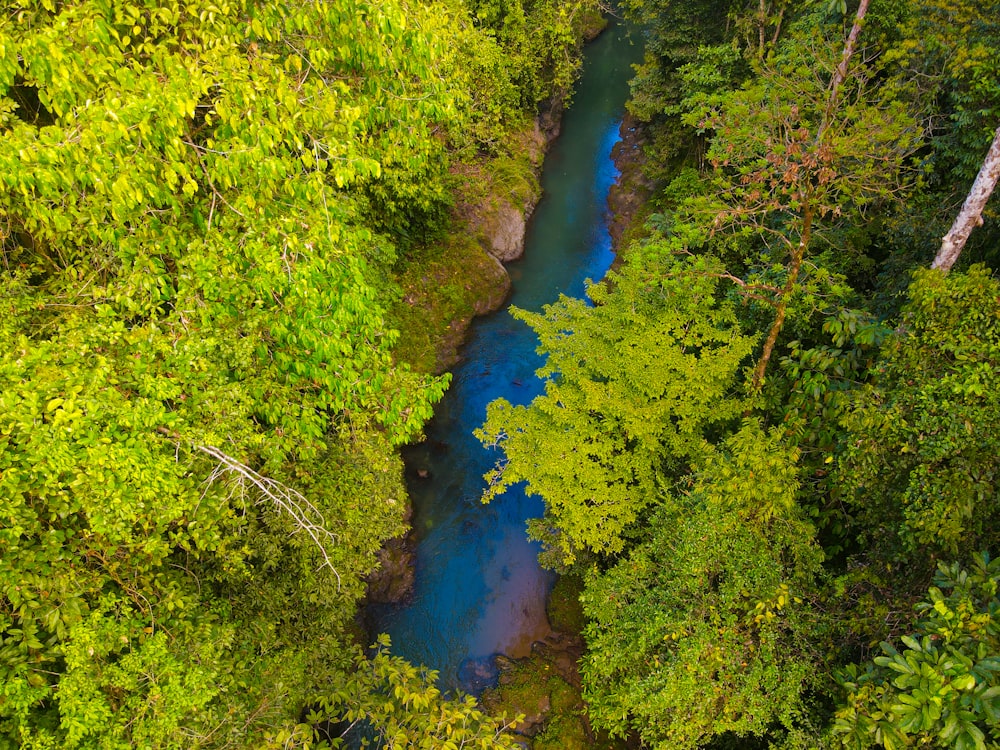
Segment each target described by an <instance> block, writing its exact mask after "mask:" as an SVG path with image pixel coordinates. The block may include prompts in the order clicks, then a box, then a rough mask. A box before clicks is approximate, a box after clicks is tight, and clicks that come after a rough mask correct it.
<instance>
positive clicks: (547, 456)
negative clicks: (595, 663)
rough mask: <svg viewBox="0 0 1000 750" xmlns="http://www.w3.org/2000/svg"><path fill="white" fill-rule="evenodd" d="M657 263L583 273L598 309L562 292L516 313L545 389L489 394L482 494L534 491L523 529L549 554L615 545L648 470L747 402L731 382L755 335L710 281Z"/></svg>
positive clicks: (699, 447) (650, 477)
mask: <svg viewBox="0 0 1000 750" xmlns="http://www.w3.org/2000/svg"><path fill="white" fill-rule="evenodd" d="M667 262H668V261H667V260H662V261H660V262H659V263H653V264H652V265H651V266H650V267H644V266H642V265H640V264H630V265H629V266H626V268H625V269H624V270H623V271H622V272H621V273H620V274H614V275H613V276H612V279H611V287H607V286H603V285H592V286H591V288H590V295H591V298H592V299H593V300H594V302H595V304H596V305H597V306H596V307H590V306H589V305H587V304H586V303H585V302H584V301H582V300H573V299H569V298H565V297H564V298H562V299H560V301H559V302H557V303H556V304H554V305H551V306H549V307H547V308H546V311H545V313H544V314H537V313H529V312H525V311H516V312H515V315H516V316H517V317H519V318H520V319H522V320H525V321H526V322H528V323H529V324H530V325H531V326H532V327H533V328H534V329H535V330H536V331H537V332H538V334H539V337H540V339H541V346H540V349H539V351H541V352H542V353H545V354H547V355H548V360H547V362H546V365H545V367H544V368H543V369H542V370H541V371H540V372H541V375H542V376H543V377H545V378H546V387H545V394H544V395H542V396H539V397H537V398H536V399H535V400H534V401H533V402H532V403H531V405H530V406H512V405H511V404H509V403H507V402H506V401H503V400H498V401H495V402H494V403H492V404H490V406H489V408H488V412H487V421H486V424H485V425H484V426H483V428H482V429H481V430H479V431H478V432H477V434H478V436H479V437H480V439H481V440H483V442H484V443H487V444H492V445H496V446H498V447H500V448H501V449H502V450H503V452H504V455H505V458H504V460H503V461H502V462H500V464H499V467H498V468H497V470H496V471H494V472H493V473H492V474H491V475H490V476H489V479H490V485H491V486H490V489H489V490H488V492H487V493H486V495H485V499H487V500H488V499H490V498H491V497H494V496H495V495H497V494H499V493H500V492H502V491H503V490H504V489H505V488H506V487H508V486H509V485H511V484H514V483H516V482H519V481H524V480H526V481H527V483H528V484H527V491H528V492H529V493H534V494H539V495H541V496H542V497H543V498H544V499H545V503H546V517H545V519H543V521H542V522H541V523H536V524H533V528H532V534H533V535H534V536H535V537H538V538H546V539H547V540H548V541H549V542H550V543H551V545H552V546H553V548H554V550H556V552H557V555H558V557H557V560H559V558H561V560H559V562H561V563H564V564H566V563H572V562H573V561H574V560H575V558H576V556H577V554H578V553H580V552H583V551H586V550H590V551H594V552H599V553H607V552H610V553H616V552H620V551H621V550H622V549H623V546H624V544H625V540H626V538H627V535H628V533H629V528H630V527H631V526H632V525H633V524H635V523H636V521H638V520H639V518H640V517H641V516H640V514H641V513H642V511H643V509H644V508H646V507H648V506H649V505H650V504H651V503H653V502H654V500H655V498H656V485H657V478H658V477H659V476H661V475H662V473H663V472H664V471H670V470H673V471H683V470H684V469H685V468H686V465H687V462H689V461H692V460H694V459H695V458H697V457H698V456H701V455H702V454H703V453H704V451H705V450H707V449H708V446H707V443H706V442H705V436H706V434H707V433H710V432H713V431H718V430H722V429H724V428H725V427H726V425H728V424H730V423H732V422H733V421H734V420H735V419H737V418H738V417H739V415H740V413H741V412H742V411H743V410H744V409H745V407H746V404H745V401H744V400H743V399H742V398H740V396H739V395H738V392H737V390H736V385H737V382H738V374H739V371H740V367H741V365H742V363H743V362H744V361H745V359H746V358H747V356H748V355H749V353H750V351H751V348H752V346H753V339H752V338H750V337H748V336H746V335H745V334H743V333H742V332H741V331H740V329H739V326H738V325H737V323H736V316H735V312H734V309H733V305H732V303H731V302H728V301H723V300H719V299H718V297H717V294H718V286H719V280H718V279H716V278H712V277H711V276H708V275H695V274H691V273H688V272H686V270H687V269H686V268H685V266H686V265H687V264H686V263H684V262H682V263H678V268H677V269H676V273H672V274H670V275H667V274H665V273H664V271H665V270H666V266H664V263H667ZM694 263H696V264H697V263H700V261H694ZM553 532H554V533H555V534H556V536H555V538H552V537H550V534H551V533H553Z"/></svg>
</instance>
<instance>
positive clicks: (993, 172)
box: [931, 128, 1000, 273]
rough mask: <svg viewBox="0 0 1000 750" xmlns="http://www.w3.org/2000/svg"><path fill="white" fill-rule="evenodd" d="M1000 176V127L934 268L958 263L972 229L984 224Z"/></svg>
mask: <svg viewBox="0 0 1000 750" xmlns="http://www.w3.org/2000/svg"><path fill="white" fill-rule="evenodd" d="M998 179H1000V128H997V132H996V133H995V134H994V136H993V145H992V146H990V150H989V152H988V153H987V154H986V158H985V159H983V166H982V167H980V169H979V174H978V175H977V176H976V181H975V182H974V183H972V189H971V190H970V191H969V196H968V197H967V198H966V199H965V203H963V204H962V210H961V211H959V212H958V216H957V217H955V223H954V224H952V225H951V230H950V231H949V232H948V234H946V235H945V236H944V239H943V240H942V242H941V249H940V250H938V254H937V256H936V257H935V258H934V262H933V263H931V268H940V269H941V270H942V271H944V272H945V273H947V272H948V271H949V270H950V269H951V267H952V266H953V265H955V261H956V260H958V256H959V255H960V254H961V252H962V248H963V247H965V241H966V240H967V239H969V235H970V234H971V233H972V230H973V229H975V228H976V227H978V226H979V225H980V224H982V223H983V208H984V207H985V206H986V201H988V200H989V199H990V194H991V193H992V192H993V188H995V187H996V184H997V180H998Z"/></svg>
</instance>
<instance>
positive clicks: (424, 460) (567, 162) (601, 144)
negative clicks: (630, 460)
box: [368, 23, 641, 694]
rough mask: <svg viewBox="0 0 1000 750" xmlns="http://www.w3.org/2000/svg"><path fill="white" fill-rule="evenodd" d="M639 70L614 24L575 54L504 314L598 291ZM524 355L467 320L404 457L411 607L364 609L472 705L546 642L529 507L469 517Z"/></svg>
mask: <svg viewBox="0 0 1000 750" xmlns="http://www.w3.org/2000/svg"><path fill="white" fill-rule="evenodd" d="M640 58H641V49H640V45H639V43H638V42H637V41H633V40H631V39H630V38H629V37H628V34H627V33H626V31H625V29H624V27H623V25H621V24H617V23H615V24H612V25H611V26H610V27H609V28H608V29H607V30H606V31H605V32H604V33H603V34H602V35H601V36H599V37H598V38H597V39H596V40H595V41H593V42H591V43H590V44H589V45H588V46H587V48H586V50H585V53H584V66H583V71H582V74H581V78H580V80H579V82H578V85H577V88H576V93H575V95H574V98H573V103H572V106H571V107H570V108H569V110H568V111H567V113H566V115H565V116H564V119H563V127H562V133H561V134H560V136H559V138H558V139H556V141H555V143H554V144H553V145H552V148H551V149H550V151H549V153H548V155H547V156H546V160H545V165H544V168H543V172H542V188H543V191H544V192H543V197H542V200H541V201H540V203H539V205H538V207H537V208H536V210H535V214H534V216H533V218H532V221H531V223H530V224H529V228H528V236H527V238H526V250H525V255H524V258H523V259H522V260H520V261H517V262H515V263H512V264H510V265H509V266H508V271H509V273H510V276H511V279H512V281H513V293H512V295H513V296H512V299H511V304H513V305H516V306H518V307H521V308H525V309H528V310H541V308H542V306H543V305H545V304H546V303H549V302H553V301H555V300H556V299H557V297H558V296H559V294H566V295H570V296H577V297H580V296H583V295H584V293H585V281H586V279H588V278H589V279H600V278H602V277H603V276H604V274H605V273H606V272H607V270H608V268H609V267H610V265H611V262H612V260H613V254H612V252H611V238H610V235H609V234H608V227H607V196H608V190H609V188H610V187H611V185H612V183H613V182H614V180H615V179H616V177H617V174H618V173H617V170H616V169H615V167H614V165H613V163H612V161H611V148H612V146H614V144H615V143H616V142H617V141H618V139H619V134H618V130H619V125H620V123H621V118H622V114H623V110H624V103H625V98H626V95H627V93H628V80H629V78H630V77H631V72H632V71H631V64H632V63H634V62H638V60H639V59H640ZM537 344H538V342H537V339H536V337H535V335H534V332H533V331H531V329H529V328H528V327H527V326H526V325H525V324H523V323H520V322H517V321H515V320H514V319H513V318H512V317H511V316H510V314H509V313H507V312H506V311H501V312H498V313H495V314H493V315H490V316H486V317H483V318H479V319H477V320H476V321H475V322H474V323H473V325H472V328H471V330H470V333H469V338H468V341H467V343H466V345H465V347H464V349H463V352H462V353H463V361H462V362H461V364H460V365H459V366H458V367H457V368H456V369H455V370H454V375H453V381H452V386H451V388H450V389H449V391H448V393H447V394H446V395H445V397H444V399H443V400H442V401H441V403H440V404H439V405H438V407H437V409H436V410H435V416H434V419H433V420H432V421H431V422H430V424H429V425H428V427H427V430H426V433H427V440H426V441H425V442H424V443H421V444H420V445H418V446H415V447H413V448H411V449H409V450H408V452H407V456H406V458H407V464H408V466H410V467H411V469H412V472H411V473H412V479H411V481H410V482H409V489H410V494H411V497H412V499H413V504H414V515H413V521H412V523H413V528H414V534H415V537H416V541H417V554H416V566H417V568H416V581H415V588H414V595H413V597H412V601H410V602H408V603H407V604H406V605H404V606H373V607H371V608H370V609H369V611H368V617H369V625H370V626H371V628H372V630H373V631H375V632H385V633H388V634H389V635H390V636H391V638H392V644H393V652H394V653H396V654H398V655H400V656H404V657H406V658H407V659H409V660H410V661H411V662H413V663H417V664H424V665H426V666H428V667H430V668H432V669H435V670H438V672H439V674H440V686H441V687H442V688H443V689H446V690H447V689H461V690H464V691H465V692H471V693H475V694H478V693H479V692H480V691H481V690H482V689H483V688H485V687H487V686H488V685H489V684H491V683H492V682H493V681H494V679H495V671H494V668H493V664H492V662H493V659H492V657H493V656H494V655H495V654H497V653H503V654H506V655H508V656H511V657H520V656H524V655H526V654H527V653H528V651H529V650H530V647H531V644H532V643H533V642H534V641H536V640H539V639H541V638H543V637H544V636H546V635H547V634H548V633H549V632H550V628H549V624H548V620H547V618H546V615H545V599H546V596H547V594H548V591H549V589H550V588H551V585H552V583H553V580H554V579H553V576H552V574H550V573H548V572H546V571H543V570H542V569H541V568H540V567H539V565H538V562H537V555H538V552H539V548H538V546H537V545H535V544H532V543H529V542H528V541H527V538H526V534H525V523H526V521H527V519H529V518H532V517H537V516H539V515H541V513H542V510H543V507H542V502H541V500H540V499H538V498H537V497H530V498H529V497H526V496H525V494H524V492H523V491H522V490H521V488H520V487H517V488H513V489H511V490H510V491H508V492H506V493H505V494H504V495H503V496H501V497H500V498H497V499H496V500H494V501H493V502H492V503H490V504H489V505H487V506H484V505H482V503H481V502H480V500H479V498H480V495H481V494H482V491H483V488H484V481H483V475H484V474H485V473H486V472H487V471H489V470H490V468H492V466H493V464H494V463H495V462H496V460H497V458H498V454H497V453H496V452H495V451H489V450H487V449H485V448H483V446H482V445H481V444H480V443H479V441H478V440H477V439H476V438H475V437H474V436H473V434H472V431H473V430H474V429H475V428H477V427H479V426H480V425H481V424H482V422H483V420H484V418H485V415H486V405H487V404H488V403H489V402H490V401H493V400H494V399H496V398H501V397H502V398H506V399H507V400H509V401H511V402H512V403H515V404H519V403H527V402H529V401H530V400H531V399H532V397H534V396H535V395H537V394H538V393H540V392H541V390H542V384H541V382H540V381H539V380H538V378H537V377H536V376H535V370H537V369H538V368H539V367H540V366H541V365H542V360H541V358H540V357H539V356H538V354H537V353H536V352H535V348H536V346H537ZM417 469H419V470H420V473H421V474H424V473H426V477H424V478H420V477H419V476H417V474H416V470H417Z"/></svg>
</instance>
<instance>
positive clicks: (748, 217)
mask: <svg viewBox="0 0 1000 750" xmlns="http://www.w3.org/2000/svg"><path fill="white" fill-rule="evenodd" d="M867 8H868V2H867V0H862V2H861V3H860V5H859V7H858V11H857V14H856V16H855V20H854V24H853V26H852V27H851V30H850V32H849V34H848V36H847V39H846V41H845V42H844V45H843V49H842V51H841V52H840V55H839V57H840V60H839V62H834V60H835V58H834V57H833V54H832V53H833V51H834V49H835V48H834V46H833V45H832V44H831V43H830V42H829V41H827V40H825V39H824V38H823V36H822V30H821V29H819V28H814V29H812V30H811V31H810V32H809V33H808V34H804V36H803V37H801V38H795V39H791V40H789V42H788V43H787V44H786V45H785V46H784V47H783V48H782V50H781V52H780V53H779V54H777V55H776V56H775V57H774V59H773V60H771V61H768V62H767V63H765V64H763V66H762V67H761V69H760V72H759V74H758V75H757V77H755V78H754V79H752V80H751V81H750V82H748V83H747V84H746V85H745V86H744V87H742V88H741V89H740V90H738V91H735V92H733V93H732V95H730V96H728V97H716V98H715V99H714V100H709V103H708V104H707V106H706V107H703V108H702V109H701V110H700V111H694V112H692V113H691V114H689V115H688V116H687V117H686V120H687V121H688V122H689V123H690V124H692V125H697V126H698V127H700V128H704V129H709V130H711V131H713V134H712V143H711V146H710V148H709V152H708V157H709V160H710V161H711V163H712V165H713V167H714V168H715V171H714V172H713V175H712V181H713V188H714V189H713V190H712V191H710V192H709V193H708V194H707V195H706V196H702V197H700V198H698V199H697V200H695V201H691V202H690V204H689V206H688V210H689V211H691V212H692V214H693V220H694V221H695V222H698V223H701V224H702V225H704V224H706V223H707V224H708V225H709V227H710V231H711V232H712V233H713V234H716V233H736V234H750V235H752V236H753V237H755V238H756V239H757V241H758V242H759V243H760V244H761V245H762V247H761V249H760V256H761V257H760V260H759V261H757V262H754V261H752V260H751V262H750V263H749V265H750V268H751V270H752V273H751V274H750V276H749V278H748V279H745V280H737V283H738V285H739V287H740V288H741V290H742V291H743V292H744V293H745V294H752V295H753V296H754V297H755V298H758V299H759V298H763V299H765V300H767V301H768V302H769V303H770V304H771V305H772V306H773V308H774V315H773V319H772V323H771V325H770V327H769V331H768V334H767V336H766V338H765V340H764V344H763V349H762V352H761V355H760V358H759V359H758V361H757V367H756V368H755V370H754V374H753V382H752V385H753V387H754V389H759V388H760V387H761V386H762V384H763V382H764V376H765V373H766V369H767V365H768V363H769V361H770V358H771V355H772V353H773V352H774V349H775V346H776V344H777V341H778V336H779V335H780V334H781V331H782V328H783V326H784V323H785V318H786V315H787V313H788V310H789V305H790V304H791V303H792V300H793V298H794V297H795V296H796V295H797V294H799V293H801V292H803V291H805V292H806V293H807V294H809V293H810V292H811V293H813V294H816V293H826V292H828V291H829V287H828V284H829V272H828V271H827V270H826V269H823V268H822V267H817V266H815V264H812V263H810V262H809V260H808V258H807V256H808V254H809V253H810V250H811V249H813V246H814V245H815V244H817V239H819V238H822V234H823V231H824V230H825V229H827V227H825V226H824V223H828V224H831V225H835V224H838V223H841V222H853V221H858V220H859V219H860V218H861V217H863V216H864V213H865V211H866V210H868V209H869V208H870V207H871V206H872V205H873V204H875V205H878V204H879V203H882V202H886V201H889V200H891V199H893V198H894V197H895V196H896V195H897V193H898V191H899V190H900V189H901V187H902V182H901V179H900V173H901V170H902V167H903V164H904V159H905V157H906V156H907V155H908V154H909V153H911V152H912V150H913V149H914V148H915V146H916V145H917V143H918V142H919V137H920V131H919V128H917V127H916V123H915V121H914V120H913V118H912V117H911V116H910V114H909V113H908V112H907V109H906V105H905V103H904V102H901V101H899V100H897V99H896V97H895V95H894V94H892V93H891V92H889V91H887V90H886V89H884V88H880V87H878V86H876V85H874V84H873V82H872V77H873V76H875V75H876V74H877V70H876V69H871V68H866V67H865V66H863V65H860V64H858V61H857V57H856V54H855V53H856V52H857V51H858V45H859V37H860V34H861V30H862V26H863V22H864V18H865V15H866V13H867ZM817 51H818V54H817ZM817 56H821V57H822V58H823V59H824V63H823V64H822V66H819V65H817V63H816V58H817ZM831 68H832V70H833V73H832V75H830V76H829V77H828V76H827V74H826V73H825V72H820V71H821V70H823V69H831ZM810 70H812V71H815V72H816V74H815V75H814V74H805V73H806V71H810ZM760 267H763V268H764V269H765V270H764V271H763V272H761V271H759V270H758V268H760ZM810 267H812V269H811V268H810ZM813 269H814V271H813V273H811V274H810V273H809V271H810V270H813ZM800 276H802V277H803V280H802V281H800ZM810 277H811V278H810ZM804 282H805V283H804ZM810 282H811V283H810ZM810 287H811V288H810Z"/></svg>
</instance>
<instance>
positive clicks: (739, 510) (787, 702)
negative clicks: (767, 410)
mask: <svg viewBox="0 0 1000 750" xmlns="http://www.w3.org/2000/svg"><path fill="white" fill-rule="evenodd" d="M796 461H797V451H796V450H795V449H793V448H789V447H787V446H786V445H784V443H783V440H782V438H781V436H780V433H779V432H778V431H767V430H764V429H762V427H761V425H760V424H759V423H758V422H757V421H755V420H749V421H747V422H746V423H745V424H744V426H743V428H742V429H741V430H740V431H739V432H737V433H736V434H734V435H732V436H731V437H729V438H728V439H727V440H726V441H725V442H724V443H723V444H721V445H720V446H719V447H718V448H715V449H713V450H711V451H709V452H707V453H706V454H705V456H704V458H703V460H702V461H701V462H699V464H698V466H697V467H696V470H695V473H694V475H693V477H692V479H691V481H690V484H689V485H688V486H687V487H686V488H685V487H684V486H683V485H682V487H681V488H679V489H678V491H676V492H674V493H671V494H669V495H665V496H663V498H662V499H661V501H660V506H659V507H658V509H657V511H656V515H655V518H654V521H653V528H652V530H651V533H650V538H649V540H648V541H646V542H644V543H641V544H639V545H638V546H636V547H635V548H634V549H633V550H632V551H631V552H630V553H629V554H628V555H627V556H625V557H623V558H622V559H621V560H620V561H619V562H617V563H616V564H615V565H614V566H613V567H611V568H610V570H608V571H607V572H606V573H600V572H598V571H597V570H594V571H592V572H591V574H590V576H589V577H588V581H587V588H586V590H585V592H584V594H583V596H582V597H581V600H582V601H583V604H584V611H585V613H586V615H587V617H588V618H589V619H590V623H589V624H588V625H587V627H586V631H585V633H586V637H587V643H588V651H587V654H586V655H585V657H584V660H583V674H584V690H585V696H586V698H587V701H588V705H589V712H590V716H591V720H592V721H593V722H594V724H595V725H596V726H598V727H600V728H603V729H606V730H608V731H609V732H611V733H612V734H616V735H625V734H627V733H629V732H632V731H634V732H635V733H637V734H638V735H639V736H640V737H641V738H642V740H643V742H644V743H645V744H647V745H648V746H649V747H655V748H694V747H700V746H702V745H704V744H705V743H706V742H707V741H709V740H710V739H712V738H713V737H718V736H720V735H723V734H725V733H734V734H736V735H740V736H748V735H757V736H763V735H765V734H766V733H767V732H768V731H769V730H771V729H773V728H775V727H776V726H784V727H786V728H791V727H793V726H795V725H796V724H797V723H799V722H800V721H801V720H802V715H803V714H804V712H805V701H806V697H805V694H806V693H807V692H808V691H809V690H811V689H814V688H815V687H817V681H816V679H815V678H816V675H817V672H816V668H817V666H818V663H819V653H820V652H819V649H817V648H816V644H815V641H816V639H817V637H818V635H819V634H818V632H817V627H816V624H815V623H816V612H815V610H814V609H813V606H812V604H811V603H810V602H809V598H810V597H811V596H812V595H813V592H814V590H815V582H814V576H815V575H816V573H817V572H818V566H819V562H820V560H821V559H822V553H821V552H820V550H819V548H818V546H817V545H816V544H815V541H814V539H813V530H812V526H811V524H810V523H809V522H808V520H807V519H806V518H805V516H804V514H803V513H802V511H801V510H800V509H799V508H798V506H797V504H796V502H795V494H796V491H797V488H798V478H797V467H796Z"/></svg>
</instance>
